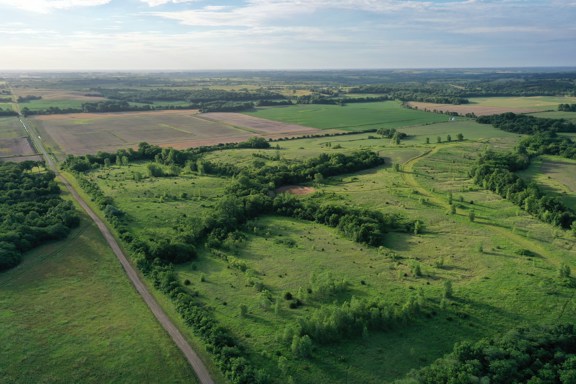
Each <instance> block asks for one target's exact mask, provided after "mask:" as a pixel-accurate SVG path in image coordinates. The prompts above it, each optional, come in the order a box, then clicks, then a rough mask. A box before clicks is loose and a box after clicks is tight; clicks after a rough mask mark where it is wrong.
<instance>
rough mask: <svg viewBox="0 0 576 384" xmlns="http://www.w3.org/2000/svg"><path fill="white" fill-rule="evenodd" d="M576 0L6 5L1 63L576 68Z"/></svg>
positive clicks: (5, 0)
mask: <svg viewBox="0 0 576 384" xmlns="http://www.w3.org/2000/svg"><path fill="white" fill-rule="evenodd" d="M575 20H576V0H548V1H544V0H499V1H496V0H307V1H305V0H243V1H242V0H224V1H217V2H216V1H210V0H18V1H13V0H0V53H1V56H0V57H1V58H0V69H40V70H41V69H50V70H115V69H119V70H130V69H158V70H161V69H166V70H195V69H333V68H335V69H338V68H433V67H506V66H524V67H526V66H576V22H575Z"/></svg>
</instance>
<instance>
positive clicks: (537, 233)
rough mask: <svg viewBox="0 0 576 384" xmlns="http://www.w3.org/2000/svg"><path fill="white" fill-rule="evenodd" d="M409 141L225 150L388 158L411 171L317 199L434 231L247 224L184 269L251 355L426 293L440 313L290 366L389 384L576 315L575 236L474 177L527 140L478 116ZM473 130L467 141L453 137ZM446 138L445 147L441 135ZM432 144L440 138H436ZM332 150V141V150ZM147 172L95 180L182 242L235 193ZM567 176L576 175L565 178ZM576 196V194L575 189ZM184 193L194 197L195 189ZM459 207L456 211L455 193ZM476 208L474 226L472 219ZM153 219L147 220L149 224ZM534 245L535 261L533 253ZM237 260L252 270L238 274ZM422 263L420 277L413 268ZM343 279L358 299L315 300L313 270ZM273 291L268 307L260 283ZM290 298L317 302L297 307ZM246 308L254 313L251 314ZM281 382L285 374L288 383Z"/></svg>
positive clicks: (274, 351) (361, 139)
mask: <svg viewBox="0 0 576 384" xmlns="http://www.w3.org/2000/svg"><path fill="white" fill-rule="evenodd" d="M403 131H405V132H407V133H409V134H411V135H412V137H410V138H409V139H408V140H406V141H403V142H402V144H401V145H399V146H398V145H393V144H391V143H390V141H389V140H386V139H381V138H375V136H374V135H371V134H359V135H351V136H340V137H325V138H308V139H298V140H289V141H282V142H279V143H278V145H279V147H280V148H279V149H274V148H273V149H270V150H267V151H263V150H249V149H245V150H230V151H221V152H213V153H210V154H208V155H206V156H207V158H208V159H210V160H212V161H221V162H231V163H234V164H237V165H240V166H245V167H248V166H252V165H253V164H254V161H255V160H259V161H263V160H262V158H261V157H260V158H258V159H256V158H255V157H254V156H253V154H254V153H264V154H266V155H268V156H269V157H275V156H279V157H280V160H265V162H270V163H273V162H276V161H281V162H286V161H288V162H289V161H295V160H296V159H305V158H308V157H312V156H317V155H318V154H319V153H322V152H327V153H332V152H336V151H342V152H351V151H354V150H358V149H362V148H366V149H372V150H376V151H379V153H380V155H381V156H383V157H386V158H388V159H389V162H388V165H389V163H400V164H402V167H401V171H400V172H394V171H393V170H392V168H391V167H389V166H388V165H385V166H383V167H379V168H376V169H372V170H367V171H364V172H359V173H356V174H350V175H345V176H340V177H334V178H329V179H327V180H326V181H325V183H324V184H322V185H316V189H317V191H318V192H317V193H316V194H312V195H308V196H304V197H302V198H305V199H317V200H318V201H321V202H330V203H333V204H343V205H348V206H349V205H356V206H362V207H366V208H370V209H374V210H379V211H382V212H386V213H398V214H401V215H403V216H405V217H407V218H410V219H419V220H422V222H423V223H424V231H423V233H421V234H419V235H417V236H414V235H410V234H405V233H390V234H388V235H387V241H386V246H385V247H384V248H382V249H375V248H370V247H366V246H363V245H360V244H357V243H353V242H351V241H350V240H348V239H345V238H343V237H342V235H340V234H339V233H338V232H337V231H336V230H335V229H331V228H328V227H325V226H322V225H318V224H314V223H310V222H303V221H299V220H295V219H288V218H281V217H276V216H263V217H260V218H259V219H257V220H255V221H253V222H251V223H250V225H248V226H247V227H246V228H244V232H245V235H246V240H245V241H243V242H242V243H241V244H240V245H238V246H237V247H232V248H230V249H228V250H226V249H225V250H224V251H223V254H225V255H227V257H228V262H226V261H225V260H223V259H222V255H219V256H216V255H213V254H211V253H210V252H207V251H205V250H202V249H201V250H200V251H201V252H200V257H199V259H198V260H197V261H195V262H193V263H189V264H185V265H182V266H179V267H177V273H178V275H179V279H180V280H181V281H182V282H184V281H185V280H188V281H189V282H190V285H188V288H189V289H190V290H192V291H195V292H198V295H199V296H198V297H199V300H201V301H202V302H203V303H205V304H206V305H208V306H209V307H211V308H214V310H215V312H214V313H215V315H216V317H217V318H218V319H219V321H220V322H221V323H222V324H223V325H224V326H225V327H226V328H228V329H230V330H231V331H232V332H233V334H234V335H235V336H236V337H237V338H239V339H240V340H241V341H242V342H243V343H244V344H245V345H247V347H248V349H247V351H248V353H249V355H250V358H251V360H253V361H255V362H257V364H258V365H261V366H266V367H268V369H269V371H270V372H277V375H278V377H281V376H280V375H281V374H280V372H279V371H277V369H278V368H277V357H278V356H279V355H284V356H291V354H290V352H289V345H286V344H285V343H283V342H282V341H280V339H281V338H282V334H283V331H284V329H285V327H287V326H288V327H289V326H293V325H294V324H296V323H297V322H298V320H299V319H300V318H303V317H306V316H310V315H311V314H312V313H313V312H314V311H315V310H316V309H318V308H321V307H329V306H331V305H334V304H333V303H341V302H342V301H344V300H350V299H351V298H352V297H356V298H365V299H373V298H381V299H384V300H385V301H386V302H388V303H390V304H392V305H397V306H402V305H403V303H405V302H406V300H408V298H409V297H411V296H414V295H415V294H417V293H419V292H420V295H421V297H423V300H424V303H425V307H426V308H428V309H427V310H426V313H427V315H426V316H422V317H418V318H416V319H414V320H413V321H411V322H409V323H408V324H406V325H402V326H398V327H395V328H393V329H391V330H389V331H387V332H375V333H373V334H370V337H368V338H357V339H345V340H342V341H340V342H338V343H335V344H331V345H329V346H327V347H322V346H318V345H317V346H315V347H314V352H313V357H312V358H311V359H309V360H300V359H295V358H290V359H289V360H288V363H287V364H288V366H289V369H288V370H289V371H290V372H291V375H292V376H293V379H294V381H295V382H299V383H312V382H313V383H345V382H347V383H381V382H389V381H391V380H394V379H397V378H401V377H402V376H403V375H405V374H406V373H407V372H408V371H410V370H411V369H414V368H418V367H420V366H422V365H425V364H428V363H430V362H432V361H433V360H434V359H436V358H438V357H440V356H441V355H442V354H444V353H446V352H448V351H449V350H451V348H452V345H453V344H454V343H455V342H457V341H461V340H477V339H479V338H481V337H484V336H488V335H493V334H494V333H495V332H498V331H504V330H507V329H509V328H511V327H513V326H516V325H518V324H533V323H548V322H553V321H556V320H557V319H558V318H559V317H560V318H562V319H570V318H572V317H573V316H575V315H576V306H575V305H574V302H573V301H572V292H573V290H572V289H571V288H568V287H566V286H564V285H562V284H561V282H560V280H558V279H557V277H556V276H557V268H558V266H559V265H560V263H561V262H568V263H570V260H573V257H574V251H573V249H574V245H576V244H575V241H574V238H573V237H571V236H570V235H568V234H566V233H563V232H561V231H559V230H557V229H555V228H553V227H551V226H549V225H546V224H543V223H541V222H539V221H538V220H536V219H534V218H532V217H531V216H529V215H527V214H525V213H524V212H523V211H521V210H520V209H519V208H518V207H516V206H514V205H512V204H511V203H509V202H507V201H505V200H503V199H501V198H499V197H498V196H496V195H494V194H492V193H489V192H486V191H483V190H481V189H479V188H478V187H476V186H474V185H473V184H472V183H471V181H470V180H469V178H468V176H467V170H468V169H469V167H470V166H471V165H472V164H473V162H474V159H475V158H476V156H477V155H478V153H479V152H480V151H481V150H483V148H485V147H486V145H490V146H492V147H494V148H496V149H501V150H506V149H511V148H513V146H514V145H515V144H516V143H517V141H518V139H519V136H518V135H513V134H509V133H505V132H502V131H497V130H495V129H493V128H492V127H490V126H486V125H479V124H476V123H474V122H473V121H468V120H460V121H459V120H457V121H455V122H446V123H439V124H431V125H423V126H419V127H413V128H406V129H404V130H403ZM460 132H461V133H463V134H464V137H465V140H464V141H463V142H454V141H453V142H450V143H448V142H446V140H445V137H446V136H447V135H448V134H450V135H451V136H452V137H453V138H454V137H456V134H457V133H460ZM436 136H440V137H442V141H443V142H442V143H440V144H437V143H436V140H435V137H436ZM426 137H430V138H431V144H424V143H425V139H426ZM328 143H330V145H328ZM133 172H141V173H144V169H143V165H140V164H134V165H130V166H128V167H113V168H112V169H109V170H100V171H98V172H97V173H95V174H92V177H93V179H94V180H95V181H97V182H98V183H99V185H100V186H101V187H102V188H103V189H104V191H105V193H106V194H109V195H111V196H112V197H113V198H114V201H115V202H116V204H117V205H118V207H119V208H120V209H122V210H124V211H126V212H127V213H128V215H129V217H130V222H131V224H130V225H131V226H132V227H133V229H134V230H135V231H136V232H137V233H139V234H141V235H144V236H150V237H151V238H158V236H162V235H169V234H171V233H174V232H172V231H173V230H174V227H175V225H176V224H177V223H178V222H180V221H181V220H188V219H190V218H198V217H201V216H202V215H204V214H205V213H207V212H209V210H210V208H211V207H212V206H213V205H214V204H215V203H216V202H217V201H218V199H219V198H220V196H222V195H223V192H224V187H225V186H226V184H227V183H228V182H229V181H228V180H227V179H225V178H215V177H208V176H198V175H194V174H182V175H181V176H179V177H176V178H168V179H147V178H144V179H143V180H141V181H138V182H136V181H134V180H133V176H132V173H133ZM565 175H570V172H569V171H565ZM572 191H573V189H572ZM183 193H185V195H183ZM449 193H452V194H453V199H454V200H455V201H456V205H457V212H456V214H455V215H450V214H447V210H448V195H449ZM471 210H474V212H475V213H476V220H475V221H474V222H470V221H469V219H468V214H469V212H470V211H471ZM143 223H145V224H143ZM523 250H530V251H531V252H532V256H529V257H527V256H522V255H520V253H521V252H522V251H523ZM230 260H238V261H239V262H240V263H243V265H245V266H246V267H247V270H246V272H242V271H241V270H239V269H237V268H233V267H231V264H230ZM415 264H418V265H419V266H420V267H421V269H422V272H423V275H422V276H420V277H417V276H415V275H414V274H413V273H412V271H413V267H414V265H415ZM326 272H330V273H331V274H332V275H333V276H334V277H335V278H337V279H345V280H346V281H348V282H349V286H348V288H347V289H346V291H345V292H343V293H341V294H339V295H336V296H331V297H330V298H328V299H326V298H324V299H318V298H315V297H310V296H308V295H307V293H306V290H307V288H308V287H310V284H311V282H310V281H311V276H312V274H317V275H318V274H322V273H326ZM446 280H450V281H452V283H453V286H454V291H455V299H453V300H450V301H449V303H448V305H447V307H446V308H441V307H440V298H441V295H442V290H443V284H444V282H445V281H446ZM255 282H258V283H261V284H262V285H263V286H264V287H266V289H267V290H268V291H269V292H270V293H271V295H272V297H273V301H277V302H278V305H277V308H276V304H274V303H270V302H268V301H266V300H265V299H264V297H263V294H261V293H259V292H258V290H257V289H256V288H255V287H254V286H253V285H254V283H255ZM286 292H291V293H292V294H293V295H295V296H296V297H299V298H302V299H303V301H304V303H305V305H304V306H303V307H301V308H299V309H290V308H289V307H288V304H289V302H288V301H286V300H284V299H283V295H284V294H285V293H286ZM240 305H245V306H246V307H247V309H248V315H247V316H245V317H243V316H241V315H240V311H239V306H240ZM278 380H279V381H278V382H281V381H282V379H280V378H279V379H278Z"/></svg>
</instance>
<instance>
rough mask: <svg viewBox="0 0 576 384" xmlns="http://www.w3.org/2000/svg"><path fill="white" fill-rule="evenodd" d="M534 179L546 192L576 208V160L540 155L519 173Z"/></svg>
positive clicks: (526, 177) (531, 179) (528, 178)
mask: <svg viewBox="0 0 576 384" xmlns="http://www.w3.org/2000/svg"><path fill="white" fill-rule="evenodd" d="M518 174H519V175H520V176H522V177H524V178H525V179H527V180H530V181H534V182H535V183H536V184H538V185H539V186H540V187H541V188H542V189H543V190H544V191H545V192H546V193H551V194H552V195H554V196H558V197H559V198H560V199H561V200H562V201H563V202H564V204H566V205H567V206H569V207H571V208H572V209H575V210H576V178H575V177H574V175H576V160H570V159H565V158H563V157H558V156H540V157H539V158H538V159H535V160H533V161H532V163H531V164H530V167H529V168H528V169H527V170H525V171H522V172H519V173H518Z"/></svg>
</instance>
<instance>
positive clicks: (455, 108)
mask: <svg viewBox="0 0 576 384" xmlns="http://www.w3.org/2000/svg"><path fill="white" fill-rule="evenodd" d="M408 105H409V106H410V107H412V108H417V109H419V110H421V111H440V112H456V113H458V114H460V115H466V114H467V113H474V114H475V115H476V116H487V115H498V114H501V113H506V112H514V113H531V112H539V111H541V109H538V108H517V107H494V106H485V105H474V104H462V105H452V104H434V103H420V102H409V103H408Z"/></svg>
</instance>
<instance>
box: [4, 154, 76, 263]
mask: <svg viewBox="0 0 576 384" xmlns="http://www.w3.org/2000/svg"><path fill="white" fill-rule="evenodd" d="M38 165H39V164H37V163H34V162H23V163H7V162H0V271H2V270H6V269H9V268H12V267H15V266H16V265H18V263H20V260H21V258H22V254H23V253H24V252H26V251H28V250H30V249H32V248H34V247H37V246H38V245H40V244H43V243H45V242H47V241H50V240H60V239H64V238H65V237H66V236H67V235H68V233H69V232H70V229H71V228H74V227H76V226H78V224H79V222H80V218H79V216H78V214H77V212H76V211H75V209H74V207H73V205H72V203H71V202H70V201H64V200H63V199H62V198H61V197H60V188H59V187H58V185H57V184H56V182H55V181H54V173H53V172H51V171H43V172H31V170H32V169H33V168H34V167H35V166H38Z"/></svg>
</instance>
